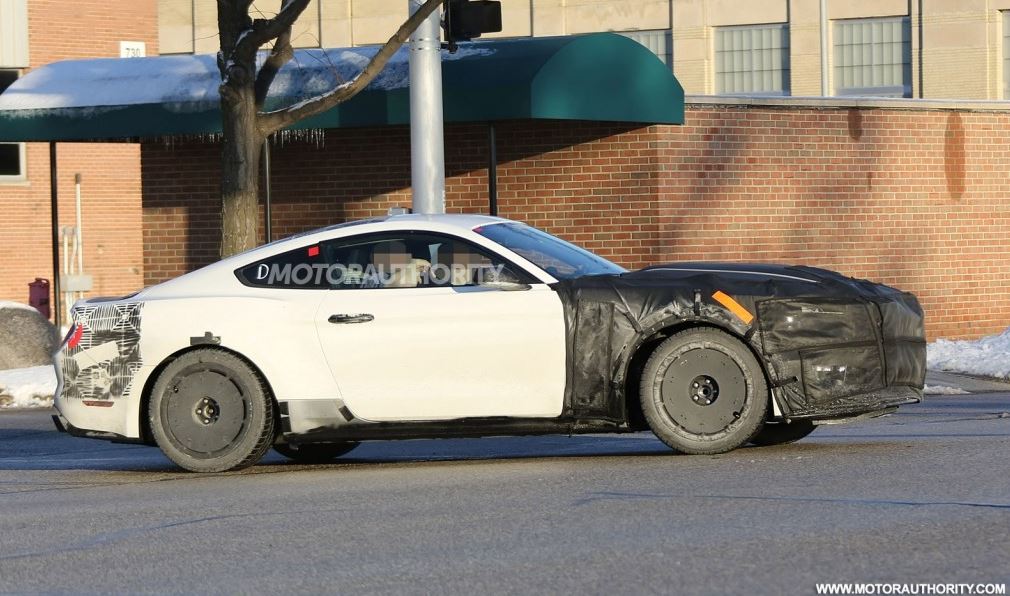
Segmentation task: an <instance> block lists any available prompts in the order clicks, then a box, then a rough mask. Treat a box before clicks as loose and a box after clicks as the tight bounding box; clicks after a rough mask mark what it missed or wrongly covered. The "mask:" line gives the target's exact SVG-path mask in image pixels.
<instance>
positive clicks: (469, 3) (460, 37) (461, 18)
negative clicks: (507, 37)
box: [445, 0, 502, 44]
mask: <svg viewBox="0 0 1010 596" xmlns="http://www.w3.org/2000/svg"><path fill="white" fill-rule="evenodd" d="M501 29H502V26H501V2H496V1H494V0H446V3H445V37H446V41H448V42H449V43H450V44H452V43H455V42H457V41H470V40H471V39H473V38H475V37H480V36H481V34H483V33H497V32H499V31H501Z"/></svg>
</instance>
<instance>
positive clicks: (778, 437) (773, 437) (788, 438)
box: [750, 420, 817, 447]
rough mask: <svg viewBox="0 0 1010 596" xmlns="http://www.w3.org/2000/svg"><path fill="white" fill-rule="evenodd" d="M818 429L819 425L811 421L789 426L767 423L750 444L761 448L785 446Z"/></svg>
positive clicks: (781, 423) (780, 423)
mask: <svg viewBox="0 0 1010 596" xmlns="http://www.w3.org/2000/svg"><path fill="white" fill-rule="evenodd" d="M816 429H817V425H815V424H814V423H813V422H810V421H809V420H802V421H797V422H791V423H789V424H786V423H785V422H767V423H765V425H764V426H762V427H761V430H759V431H758V433H757V434H756V435H754V438H752V439H751V440H750V442H751V443H753V444H754V445H759V446H761V447H770V446H772V445H785V444H786V443H794V442H796V441H799V440H800V439H802V438H803V437H805V436H807V435H809V434H810V433H812V432H814V430H816Z"/></svg>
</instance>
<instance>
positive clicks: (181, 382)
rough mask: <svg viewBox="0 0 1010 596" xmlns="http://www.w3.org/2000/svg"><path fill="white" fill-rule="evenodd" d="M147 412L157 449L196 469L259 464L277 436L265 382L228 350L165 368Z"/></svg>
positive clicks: (187, 357)
mask: <svg viewBox="0 0 1010 596" xmlns="http://www.w3.org/2000/svg"><path fill="white" fill-rule="evenodd" d="M148 416H149V421H150V425H151V433H152V434H153V435H154V440H155V442H156V443H157V444H158V447H160V448H161V450H162V451H163V452H164V453H165V455H166V456H168V458H169V459H170V460H172V461H173V462H175V463H176V464H177V465H178V466H179V467H181V468H184V469H186V470H189V471H191V472H225V471H229V470H240V469H242V468H246V467H249V466H251V465H254V464H256V463H257V462H258V461H259V460H260V459H262V458H263V455H264V454H265V453H266V452H267V450H268V449H270V444H271V443H272V442H273V438H274V415H273V400H272V399H271V397H270V394H269V391H268V389H267V387H266V384H265V383H264V381H263V379H262V378H261V377H260V375H259V374H258V373H257V372H256V371H255V370H253V368H252V367H251V366H249V364H248V363H246V362H245V361H244V360H242V359H241V358H239V357H238V356H235V355H234V354H231V353H229V352H225V351H224V350H217V349H199V350H194V351H192V352H187V353H186V354H183V355H182V356H180V357H178V358H176V359H175V360H173V361H172V362H171V363H170V364H169V365H168V366H166V367H165V370H163V371H162V373H161V375H159V376H158V380H157V381H156V382H155V384H154V388H153V390H152V393H151V401H150V405H149V408H148Z"/></svg>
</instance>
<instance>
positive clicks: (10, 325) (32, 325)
mask: <svg viewBox="0 0 1010 596" xmlns="http://www.w3.org/2000/svg"><path fill="white" fill-rule="evenodd" d="M57 345H59V338H58V337H57V335H56V329H55V328H53V325H52V323H50V322H49V321H48V320H47V319H46V318H45V317H43V316H42V315H40V314H39V312H38V311H37V310H35V309H34V308H31V307H26V306H25V305H24V304H21V303H19V302H0V370H8V369H12V368H26V367H29V366H42V365H47V364H49V363H50V362H52V361H53V357H52V354H53V352H54V351H55V350H56V347H57Z"/></svg>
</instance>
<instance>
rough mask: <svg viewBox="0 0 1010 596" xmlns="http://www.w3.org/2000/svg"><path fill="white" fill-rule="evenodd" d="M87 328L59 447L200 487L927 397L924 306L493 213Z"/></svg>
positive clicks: (717, 445) (140, 297) (699, 443)
mask: <svg viewBox="0 0 1010 596" xmlns="http://www.w3.org/2000/svg"><path fill="white" fill-rule="evenodd" d="M73 317H74V322H73V326H72V328H71V330H70V332H69V334H68V335H67V338H66V340H65V341H64V343H63V346H62V348H61V350H60V352H59V353H57V355H56V368H57V370H58V371H59V373H60V374H59V376H60V389H59V390H58V394H57V399H56V408H57V410H58V412H59V414H58V415H56V416H54V421H55V423H56V425H57V427H58V428H59V429H60V430H65V431H67V432H70V433H71V434H74V435H78V436H88V437H95V438H105V439H111V440H114V441H128V442H142V443H147V444H151V445H157V446H159V447H160V448H161V449H162V451H164V453H165V454H166V455H167V456H168V457H169V458H170V459H171V460H172V461H173V462H175V463H176V464H178V465H179V466H181V467H183V468H185V469H187V470H192V471H200V472H214V471H223V470H233V469H238V468H242V467H245V466H250V465H253V464H255V463H256V462H258V461H259V460H260V459H261V458H262V457H263V455H264V454H265V453H266V451H267V450H268V449H270V448H271V447H273V448H274V449H276V450H277V451H279V452H280V453H282V454H284V455H286V456H288V457H291V458H293V459H296V460H301V461H321V460H327V459H331V458H335V457H338V456H340V455H342V454H344V453H347V452H348V451H350V450H351V449H353V448H354V447H355V446H356V445H357V444H358V442H360V441H364V440H377V439H412V438H425V437H461V436H462V437H476V436H486V435H521V434H552V433H564V434H570V433H601V432H631V431H638V430H644V429H651V430H652V431H653V432H654V433H655V434H656V435H657V436H658V437H659V438H660V439H662V440H663V441H664V442H665V443H666V444H667V445H669V446H670V447H672V448H673V449H674V450H677V451H680V452H684V453H719V452H724V451H728V450H730V449H733V448H735V447H738V446H740V445H743V444H745V443H748V442H751V443H755V444H762V445H767V444H776V443H784V442H789V441H794V440H797V439H799V438H802V437H803V436H806V435H807V434H809V433H810V432H811V431H812V430H814V428H815V425H816V424H819V423H825V422H841V421H848V420H854V419H860V418H866V417H870V416H877V415H880V414H884V413H887V412H890V411H892V410H893V409H894V407H895V406H897V405H899V404H904V403H911V402H915V401H918V400H919V399H920V398H921V395H922V386H923V380H924V376H925V342H924V339H923V337H924V336H923V314H922V310H921V309H920V307H919V304H918V302H917V301H916V299H915V297H914V296H912V295H911V294H907V293H903V292H900V291H898V290H895V289H892V288H889V287H887V286H882V285H878V284H873V283H870V282H867V281H862V280H854V279H850V278H846V277H843V276H841V275H839V274H836V273H832V272H830V271H825V270H821V269H814V268H809V267H788V266H776V265H742V264H719V263H676V264H670V265H662V266H655V267H648V268H646V269H642V270H640V271H635V272H628V271H626V270H624V269H622V268H621V267H619V266H617V265H615V264H613V263H611V262H609V261H607V260H605V259H603V258H601V257H598V256H596V255H594V254H592V253H590V252H587V251H586V250H583V249H581V248H579V247H577V246H575V245H573V244H570V243H568V242H565V241H562V240H560V239H558V238H555V237H554V236H551V235H550V234H547V233H545V232H542V231H540V230H537V229H536V228H532V227H530V226H527V225H524V224H522V223H518V222H514V221H509V220H506V219H500V218H494V217H484V216H471V215H435V216H424V215H409V214H408V215H394V216H389V217H385V218H377V219H370V220H364V221H356V222H351V223H346V224H342V225H337V226H333V227H329V228H325V229H321V230H317V231H313V232H309V233H306V234H302V235H299V236H295V237H292V238H287V239H285V240H282V241H278V242H274V243H272V244H269V245H266V246H262V247H260V248H257V249H255V250H252V251H249V252H246V253H244V254H241V255H237V256H234V257H231V258H228V259H225V260H223V261H220V262H218V263H216V264H214V265H211V266H209V267H205V268H203V269H200V270H198V271H195V272H193V273H190V274H188V275H184V276H182V277H180V278H178V279H174V280H172V281H169V282H166V283H163V284H160V285H157V286H154V287H150V288H147V289H145V290H143V291H141V292H138V293H136V294H133V295H131V296H126V297H123V298H113V299H109V298H94V299H90V300H85V301H81V302H78V303H77V304H76V305H75V306H74V309H73Z"/></svg>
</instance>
